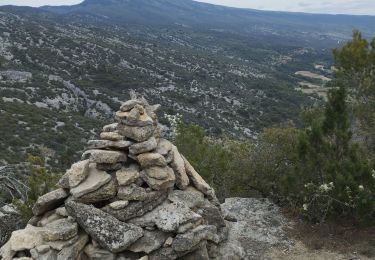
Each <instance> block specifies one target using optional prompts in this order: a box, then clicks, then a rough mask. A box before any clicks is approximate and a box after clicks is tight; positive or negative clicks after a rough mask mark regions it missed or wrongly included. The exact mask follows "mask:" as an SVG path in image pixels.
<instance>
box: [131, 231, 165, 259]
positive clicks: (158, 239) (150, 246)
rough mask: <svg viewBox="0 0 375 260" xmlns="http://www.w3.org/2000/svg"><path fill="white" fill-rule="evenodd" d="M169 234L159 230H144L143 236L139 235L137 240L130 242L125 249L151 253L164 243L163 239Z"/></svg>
mask: <svg viewBox="0 0 375 260" xmlns="http://www.w3.org/2000/svg"><path fill="white" fill-rule="evenodd" d="M169 235H170V234H168V233H165V232H163V231H160V230H155V231H147V230H145V231H144V235H143V237H141V238H140V239H139V240H138V241H137V242H135V243H134V244H132V245H131V246H130V247H129V248H128V249H127V250H129V251H131V252H135V253H140V252H143V253H147V254H149V253H151V252H152V251H155V250H156V249H159V248H160V247H162V245H163V244H164V242H165V240H166V239H167V238H168V237H169Z"/></svg>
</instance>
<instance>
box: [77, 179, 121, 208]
mask: <svg viewBox="0 0 375 260" xmlns="http://www.w3.org/2000/svg"><path fill="white" fill-rule="evenodd" d="M116 194H117V185H116V181H115V180H114V179H111V180H110V181H109V182H108V183H107V184H104V185H103V186H102V187H100V188H99V189H97V190H96V191H93V192H90V193H87V194H85V195H83V196H81V197H79V198H77V199H76V201H78V202H81V203H85V204H90V203H95V202H99V201H104V200H110V199H112V198H114V197H116Z"/></svg>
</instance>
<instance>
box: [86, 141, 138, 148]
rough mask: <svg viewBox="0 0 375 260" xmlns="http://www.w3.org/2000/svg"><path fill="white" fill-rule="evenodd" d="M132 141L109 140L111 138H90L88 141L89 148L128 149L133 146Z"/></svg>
mask: <svg viewBox="0 0 375 260" xmlns="http://www.w3.org/2000/svg"><path fill="white" fill-rule="evenodd" d="M132 144H133V142H131V141H109V140H90V141H88V142H87V145H88V149H94V150H95V149H118V150H122V149H126V148H128V147H129V146H131V145H132Z"/></svg>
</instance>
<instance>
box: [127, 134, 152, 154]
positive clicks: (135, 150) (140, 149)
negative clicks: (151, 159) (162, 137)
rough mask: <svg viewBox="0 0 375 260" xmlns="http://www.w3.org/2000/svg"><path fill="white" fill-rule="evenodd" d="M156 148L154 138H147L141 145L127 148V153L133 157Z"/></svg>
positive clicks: (136, 144)
mask: <svg viewBox="0 0 375 260" xmlns="http://www.w3.org/2000/svg"><path fill="white" fill-rule="evenodd" d="M156 147H157V142H156V138H155V137H153V136H152V137H151V138H149V139H148V140H147V141H144V142H141V143H135V144H133V145H131V146H130V147H129V152H130V153H131V154H134V155H138V154H141V153H147V152H151V151H152V150H154V149H155V148H156Z"/></svg>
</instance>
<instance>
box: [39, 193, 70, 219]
mask: <svg viewBox="0 0 375 260" xmlns="http://www.w3.org/2000/svg"><path fill="white" fill-rule="evenodd" d="M68 196H69V194H68V193H67V192H66V191H65V190H64V189H57V190H54V191H51V192H49V193H47V194H45V195H43V196H41V197H39V198H38V200H37V201H36V203H35V205H34V207H33V213H34V215H35V216H38V215H41V214H43V213H46V212H47V211H49V210H52V209H55V208H57V207H59V206H60V205H61V204H62V203H63V202H64V200H65V199H66V198H67V197H68Z"/></svg>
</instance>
